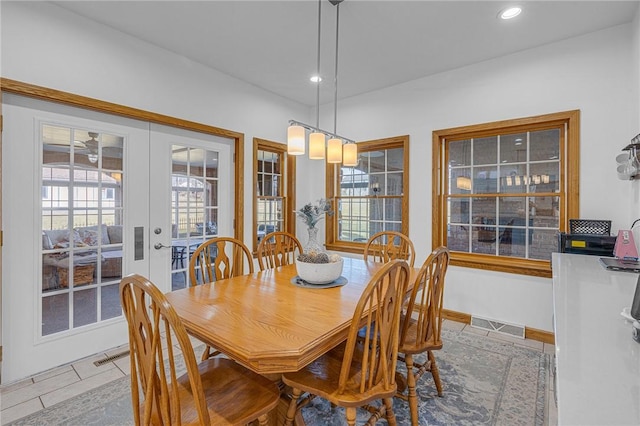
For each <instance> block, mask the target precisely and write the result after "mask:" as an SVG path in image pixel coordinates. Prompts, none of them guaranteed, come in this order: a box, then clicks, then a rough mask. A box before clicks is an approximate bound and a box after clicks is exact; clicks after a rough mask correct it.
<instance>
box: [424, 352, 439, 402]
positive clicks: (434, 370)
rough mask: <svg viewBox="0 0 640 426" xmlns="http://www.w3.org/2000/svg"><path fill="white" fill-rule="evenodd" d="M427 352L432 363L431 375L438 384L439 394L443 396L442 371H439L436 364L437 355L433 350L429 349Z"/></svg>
mask: <svg viewBox="0 0 640 426" xmlns="http://www.w3.org/2000/svg"><path fill="white" fill-rule="evenodd" d="M427 353H428V355H429V362H430V363H431V375H432V376H433V382H434V383H435V384H436V389H437V390H438V396H442V383H441V382H440V372H439V371H438V365H437V364H436V357H435V356H434V355H433V352H431V351H427Z"/></svg>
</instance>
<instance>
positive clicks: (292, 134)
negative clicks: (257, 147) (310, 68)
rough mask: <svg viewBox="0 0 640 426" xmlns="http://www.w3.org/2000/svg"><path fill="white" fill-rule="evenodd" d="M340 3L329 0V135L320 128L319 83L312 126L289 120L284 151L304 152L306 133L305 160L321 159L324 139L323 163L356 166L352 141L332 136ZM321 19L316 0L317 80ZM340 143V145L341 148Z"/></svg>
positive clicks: (356, 159) (318, 75) (336, 104)
mask: <svg viewBox="0 0 640 426" xmlns="http://www.w3.org/2000/svg"><path fill="white" fill-rule="evenodd" d="M342 1H343V0H329V2H330V3H331V4H332V5H334V6H336V62H335V73H334V103H333V113H334V115H333V132H328V131H326V130H322V129H320V86H319V84H320V81H318V82H317V84H318V86H317V87H316V125H315V127H314V126H310V125H308V124H305V123H301V122H299V121H296V120H289V129H288V131H287V152H288V153H289V154H290V155H303V154H304V153H305V133H306V130H309V131H310V132H311V133H310V134H309V158H310V159H312V160H322V159H324V158H325V139H326V137H327V136H328V137H329V140H328V141H327V143H326V158H327V163H342V165H343V166H347V167H355V166H357V165H358V146H357V145H356V142H355V141H354V140H351V139H347V138H345V137H342V136H340V135H338V134H336V131H337V122H338V40H339V28H340V3H342ZM321 16H322V0H318V58H317V59H318V60H317V74H316V77H317V78H318V80H321V79H320V78H319V77H320V35H321V33H320V29H321V22H322V21H321ZM343 144H344V145H343Z"/></svg>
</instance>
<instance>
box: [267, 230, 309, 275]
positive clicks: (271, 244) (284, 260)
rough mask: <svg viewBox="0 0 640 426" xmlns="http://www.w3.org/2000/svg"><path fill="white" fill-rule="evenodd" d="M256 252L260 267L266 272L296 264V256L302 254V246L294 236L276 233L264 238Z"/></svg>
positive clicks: (286, 233) (280, 232)
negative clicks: (266, 270)
mask: <svg viewBox="0 0 640 426" xmlns="http://www.w3.org/2000/svg"><path fill="white" fill-rule="evenodd" d="M296 249H297V250H298V253H297V254H296ZM256 252H257V257H258V266H259V267H260V270H261V271H264V270H265V269H273V268H277V267H278V266H283V265H290V264H293V263H295V261H296V256H297V255H298V254H300V253H302V244H300V241H298V239H297V238H296V237H295V236H294V235H292V234H290V233H288V232H282V231H276V232H272V233H270V234H267V235H265V236H264V238H263V239H262V240H261V241H260V244H258V250H257V251H256Z"/></svg>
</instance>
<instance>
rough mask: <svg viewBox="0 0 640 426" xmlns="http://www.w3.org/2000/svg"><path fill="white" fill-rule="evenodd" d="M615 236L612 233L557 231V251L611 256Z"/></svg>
mask: <svg viewBox="0 0 640 426" xmlns="http://www.w3.org/2000/svg"><path fill="white" fill-rule="evenodd" d="M615 245H616V237H615V236H612V235H590V234H565V233H564V232H559V233H558V252H560V253H574V254H588V255H592V256H609V257H613V249H614V248H615Z"/></svg>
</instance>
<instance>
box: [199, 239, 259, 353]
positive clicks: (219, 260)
mask: <svg viewBox="0 0 640 426" xmlns="http://www.w3.org/2000/svg"><path fill="white" fill-rule="evenodd" d="M245 263H247V264H248V271H247V273H249V274H252V273H253V259H252V257H251V252H250V251H249V249H248V248H247V246H246V245H244V243H243V242H242V241H240V240H237V239H235V238H231V237H215V238H211V239H209V240H207V241H205V242H204V243H202V244H200V245H199V246H198V248H197V249H195V251H194V252H193V255H191V259H190V260H189V285H190V286H195V285H198V284H204V283H210V282H214V281H216V280H221V279H226V278H231V277H236V276H239V275H244V274H245ZM219 353H220V352H219V351H213V352H212V351H211V347H210V346H209V345H206V347H205V350H204V353H203V354H202V360H205V359H207V358H210V357H213V356H215V355H218V354H219Z"/></svg>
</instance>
